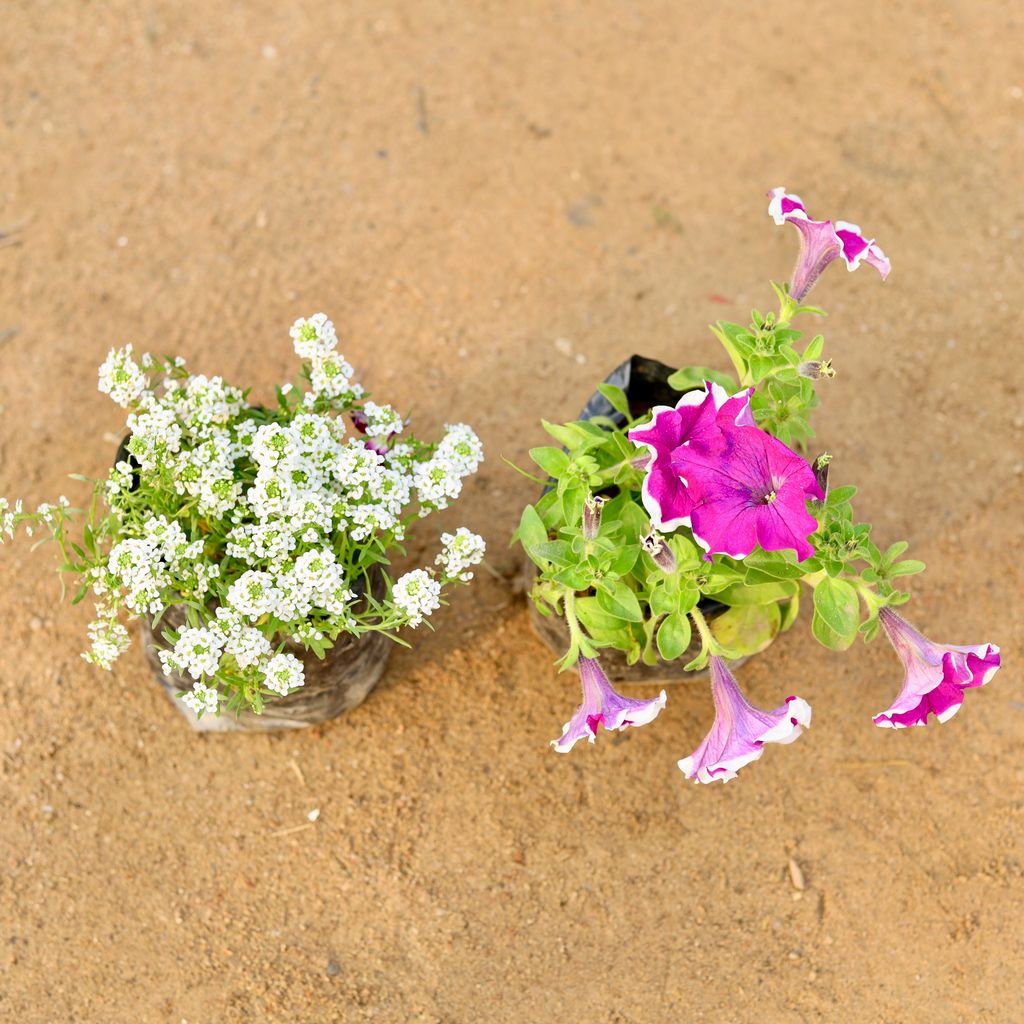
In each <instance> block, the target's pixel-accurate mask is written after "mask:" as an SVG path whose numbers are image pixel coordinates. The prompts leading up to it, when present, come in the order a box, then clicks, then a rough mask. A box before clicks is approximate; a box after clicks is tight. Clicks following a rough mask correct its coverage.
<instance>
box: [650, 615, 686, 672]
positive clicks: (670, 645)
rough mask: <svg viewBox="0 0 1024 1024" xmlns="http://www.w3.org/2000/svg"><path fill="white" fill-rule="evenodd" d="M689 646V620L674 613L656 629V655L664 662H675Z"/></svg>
mask: <svg viewBox="0 0 1024 1024" xmlns="http://www.w3.org/2000/svg"><path fill="white" fill-rule="evenodd" d="M689 646H690V619H689V617H688V616H686V615H680V614H679V613H678V612H674V613H673V614H672V615H667V616H666V617H665V619H664V621H663V622H662V623H661V625H660V626H659V627H658V653H659V654H660V655H661V656H662V658H663V659H664V660H665V661H675V660H676V658H678V657H679V656H680V655H681V654H683V653H684V652H685V651H686V648H687V647H689Z"/></svg>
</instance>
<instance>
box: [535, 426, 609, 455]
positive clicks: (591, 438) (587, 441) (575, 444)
mask: <svg viewBox="0 0 1024 1024" xmlns="http://www.w3.org/2000/svg"><path fill="white" fill-rule="evenodd" d="M541 426H543V427H544V429H545V430H546V431H547V432H548V433H549V434H550V435H551V436H552V437H553V438H554V439H555V440H556V441H557V442H558V443H559V444H560V445H563V446H564V447H566V448H568V449H569V450H570V451H575V450H576V449H577V448H579V449H581V450H586V449H588V448H592V447H594V446H595V445H599V444H601V443H603V442H604V441H605V440H606V436H607V431H604V430H602V429H601V428H600V427H598V426H596V425H594V424H593V423H588V422H586V421H583V420H577V421H575V422H573V423H548V421H547V420H541Z"/></svg>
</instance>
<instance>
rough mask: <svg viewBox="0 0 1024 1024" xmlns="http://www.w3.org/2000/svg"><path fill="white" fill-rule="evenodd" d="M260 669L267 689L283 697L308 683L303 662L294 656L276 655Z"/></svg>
mask: <svg viewBox="0 0 1024 1024" xmlns="http://www.w3.org/2000/svg"><path fill="white" fill-rule="evenodd" d="M260 668H261V671H262V672H263V675H264V683H265V685H266V687H267V689H268V690H273V691H274V693H279V694H281V696H282V697H283V696H286V695H287V694H289V693H291V691H292V690H297V689H298V688H299V687H300V686H302V684H303V683H304V682H305V681H306V680H305V670H304V669H303V667H302V662H301V661H299V659H298V658H296V657H295V655H294V654H275V655H274V657H272V658H271V659H270V660H269V661H267V662H264V664H263V665H262V666H260Z"/></svg>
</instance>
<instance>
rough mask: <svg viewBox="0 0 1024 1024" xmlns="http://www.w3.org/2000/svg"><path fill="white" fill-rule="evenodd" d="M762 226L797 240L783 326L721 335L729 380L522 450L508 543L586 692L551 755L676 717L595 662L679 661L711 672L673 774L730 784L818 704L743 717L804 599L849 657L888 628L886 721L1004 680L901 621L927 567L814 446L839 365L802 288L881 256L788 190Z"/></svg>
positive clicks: (572, 427) (916, 717) (901, 722)
mask: <svg viewBox="0 0 1024 1024" xmlns="http://www.w3.org/2000/svg"><path fill="white" fill-rule="evenodd" d="M768 212H769V215H770V216H771V217H772V218H773V219H774V220H775V222H776V223H777V224H779V225H785V224H790V225H792V226H793V227H795V228H796V230H797V232H798V236H799V243H800V249H799V254H798V258H797V262H796V266H795V268H794V270H793V274H792V277H791V279H790V281H789V282H788V283H786V284H776V283H773V284H772V288H773V290H774V293H775V296H776V298H777V300H778V310H777V312H768V313H761V312H759V311H758V310H754V311H753V312H752V313H751V319H750V323H749V324H746V325H742V324H736V323H729V322H719V323H717V324H715V325H714V326H713V327H712V328H711V329H712V332H713V333H714V335H715V337H716V338H717V339H718V341H719V342H720V343H721V345H722V347H723V348H724V350H725V352H726V354H727V356H728V359H729V362H730V363H731V372H721V371H717V370H713V369H709V368H707V367H687V368H684V369H681V370H678V371H676V372H675V373H673V374H672V375H671V376H669V377H668V378H667V384H668V386H669V387H670V388H671V389H673V390H674V391H675V392H677V393H678V399H677V400H676V401H675V402H674V403H673V404H671V405H668V404H666V405H656V406H654V407H653V408H641V409H638V408H636V407H635V403H634V402H632V401H631V398H630V396H629V395H628V394H627V393H626V392H625V391H623V390H622V389H621V388H619V387H617V386H615V385H613V384H609V383H605V384H601V385H599V388H598V390H599V391H600V394H601V395H602V396H603V398H604V399H605V401H606V403H607V409H608V410H609V415H603V416H602V415H598V416H594V417H591V418H589V419H579V420H575V421H572V422H569V423H561V424H553V423H548V422H545V423H544V428H545V429H546V431H547V432H548V433H549V434H550V435H551V437H552V438H553V439H554V441H555V442H556V443H555V444H554V445H549V446H546V447H540V448H534V449H532V450H531V452H530V455H531V458H532V459H533V461H534V462H535V463H536V465H537V466H538V468H539V470H540V473H539V474H538V475H536V476H534V479H535V480H536V481H537V482H538V483H539V484H540V485H541V486H542V487H543V488H544V492H543V495H542V497H541V498H540V499H539V501H537V502H536V504H531V505H527V506H526V508H525V509H524V510H523V514H522V518H521V521H520V525H519V528H518V530H517V532H516V534H515V539H516V540H518V542H519V543H520V544H521V545H522V547H523V549H524V550H525V552H526V554H527V555H528V556H529V558H530V560H531V561H532V562H533V564H534V566H535V578H534V582H533V585H532V590H531V595H530V596H531V599H532V601H533V602H534V604H535V606H536V607H537V609H538V611H540V612H541V613H542V614H544V615H548V616H551V615H554V616H561V617H562V618H563V619H564V622H565V638H566V639H565V643H566V650H565V654H564V656H563V657H562V658H561V660H560V666H561V668H562V669H563V670H566V669H571V668H573V667H574V666H576V667H578V669H579V672H580V676H581V680H582V685H583V703H582V704H581V705H580V707H579V709H578V710H577V711H576V713H575V714H574V716H573V717H572V719H571V720H570V722H569V723H568V724H567V725H566V726H565V728H564V730H563V734H562V736H561V737H560V738H559V739H558V740H555V741H554V746H555V749H556V750H558V751H559V752H566V751H568V750H569V749H571V747H572V746H573V744H574V743H575V742H576V741H577V740H579V739H581V738H584V737H585V738H587V739H588V740H589V741H590V742H594V739H595V737H596V734H597V730H598V726H599V725H602V726H603V727H604V728H605V729H624V728H626V727H628V726H631V725H634V726H635V725H642V724H645V723H647V722H650V721H651V720H653V719H654V718H655V717H656V716H657V714H658V713H659V712H660V710H661V709H662V707H663V706H664V704H665V693H664V691H662V693H661V695H660V696H659V697H657V698H654V699H648V700H637V699H632V698H630V699H627V698H624V697H622V696H621V695H620V694H618V693H616V691H615V690H614V688H613V687H612V685H611V682H610V681H609V679H608V675H607V673H606V672H605V671H604V670H603V669H602V667H601V660H600V658H601V653H602V652H618V653H617V655H616V657H618V658H619V659H622V658H624V659H625V661H626V662H627V663H628V664H631V665H633V664H641V665H649V666H657V665H659V664H664V663H666V662H674V661H676V660H677V659H681V658H683V657H684V656H685V657H686V662H685V665H684V666H683V667H684V668H685V669H686V670H688V671H697V670H702V669H705V668H709V669H710V678H711V690H712V697H713V703H714V710H715V718H714V724H713V726H712V728H711V731H710V732H709V733H708V735H707V737H706V738H705V740H704V741H703V742H702V743H701V744H700V745H699V747H698V748H697V750H696V751H695V752H694V753H693V754H692V755H691V756H689V757H685V758H683V759H682V760H681V761H680V762H679V766H680V768H681V769H682V771H683V772H684V774H685V775H686V776H687V777H688V778H693V779H695V780H696V781H698V782H710V781H713V780H716V779H721V780H723V781H724V780H727V779H730V778H733V777H734V776H735V773H736V771H737V770H738V769H739V768H740V767H742V766H743V765H745V764H747V763H749V762H750V761H752V760H754V759H756V758H758V757H760V755H761V753H762V750H763V746H764V744H765V743H768V742H777V743H788V742H791V741H792V740H794V739H796V737H797V736H798V735H799V734H800V732H801V730H802V729H803V727H804V726H807V725H809V724H810V720H811V709H810V707H809V705H808V704H807V703H806V702H805V701H803V700H802V699H800V698H798V697H789V698H787V699H786V701H785V702H784V703H783V704H782V705H781V706H780V707H779V708H777V709H776V710H774V711H761V710H759V709H757V708H754V707H752V706H751V705H750V704H749V703H748V702H747V700H746V698H745V697H744V696H743V694H742V692H741V691H740V689H739V686H738V684H737V682H736V680H735V678H734V677H733V675H732V673H731V672H730V669H729V667H728V662H729V661H736V660H738V659H741V658H744V657H746V656H749V655H751V654H754V653H756V652H758V651H760V650H763V649H764V648H765V647H766V646H767V645H768V644H769V643H771V641H772V640H773V639H774V637H775V636H776V635H778V634H779V633H780V632H782V631H784V630H787V629H789V628H790V627H791V626H792V625H793V623H794V622H795V621H796V618H797V615H798V612H799V608H800V605H801V602H802V601H805V600H806V599H807V598H808V597H809V598H810V604H811V610H812V614H811V630H812V633H813V635H814V637H815V638H816V639H817V640H818V641H819V642H820V643H821V644H823V645H824V646H825V647H828V648H831V649H833V650H845V649H847V648H849V647H850V646H851V645H852V644H853V642H854V640H855V639H856V638H857V636H858V635H860V636H862V637H863V638H864V639H865V640H868V641H870V640H872V639H873V638H874V637H875V636H876V635H877V634H878V632H879V628H880V627H881V628H882V629H883V630H884V632H885V634H886V636H887V637H888V638H889V639H890V640H891V642H892V643H893V646H894V647H895V649H896V651H897V652H898V654H899V655H900V657H901V658H902V660H903V661H904V664H905V666H906V670H907V677H906V681H905V684H904V687H903V690H902V691H901V692H900V694H899V696H898V697H897V698H896V700H895V702H894V703H893V705H892V707H890V708H889V709H888V710H887V711H885V712H883V713H882V714H880V715H878V716H877V717H876V718H875V722H876V724H878V725H882V726H891V727H902V726H906V725H923V724H925V723H926V722H927V720H928V717H929V715H930V714H934V716H935V717H936V718H937V719H938V720H939V721H946V720H947V719H948V718H950V717H951V716H952V715H953V714H954V713H955V712H956V711H957V709H958V708H959V706H960V704H961V703H962V701H963V691H964V690H965V689H968V688H970V687H976V686H980V685H982V684H983V683H985V682H987V681H988V680H989V679H990V678H991V676H992V674H993V673H994V672H995V671H996V669H997V668H998V667H999V649H998V648H997V647H995V646H993V645H990V644H983V645H979V646H972V647H948V646H942V645H938V644H934V643H932V642H931V641H929V640H927V639H925V638H924V637H923V636H921V634H919V633H918V632H916V630H914V629H913V628H912V627H911V626H909V625H908V624H907V623H906V622H905V621H904V620H903V619H902V618H900V617H899V616H898V615H897V613H896V612H895V611H894V610H893V609H894V608H896V607H898V606H900V605H902V604H904V603H905V602H906V601H907V600H908V599H909V594H908V593H907V592H906V591H905V590H903V589H902V586H903V581H904V579H905V578H906V577H909V576H912V575H914V574H916V573H919V572H921V571H922V570H923V569H924V564H923V563H922V562H920V561H918V560H916V559H912V558H906V557H904V554H905V552H906V550H907V544H906V543H905V542H903V541H897V542H895V543H887V544H879V543H878V542H877V541H876V539H875V537H874V536H873V535H872V528H871V526H870V524H868V523H865V522H860V521H859V520H858V518H857V516H856V515H855V512H854V507H853V499H854V496H855V494H856V488H855V487H853V486H851V485H842V486H831V485H830V475H831V476H834V474H830V469H831V464H832V461H833V457H832V455H831V454H829V453H827V452H820V451H814V449H813V439H814V431H813V429H812V427H811V415H812V413H813V410H814V409H815V408H816V406H817V404H818V389H819V388H820V387H823V386H825V385H826V384H827V383H828V382H829V381H831V380H832V378H833V377H834V376H835V370H834V368H833V366H832V362H831V360H830V359H827V358H825V351H824V347H825V341H824V337H823V335H822V334H820V333H810V334H809V333H808V332H806V331H805V330H804V329H803V324H804V323H805V322H807V321H808V320H810V319H811V318H817V317H821V316H824V312H823V310H821V309H820V308H819V307H817V306H813V305H810V304H808V303H807V301H806V299H807V296H808V293H809V292H810V290H811V288H812V287H813V286H814V284H815V283H816V281H817V280H818V278H819V277H820V275H821V273H822V272H823V271H824V270H825V269H826V268H827V267H828V266H829V264H831V263H833V262H836V261H841V262H842V263H843V264H844V265H845V266H846V267H847V269H848V270H851V271H852V270H855V269H857V268H858V267H859V266H861V265H862V264H863V265H867V266H870V267H872V268H874V269H875V270H876V271H877V272H878V273H879V274H880V276H881V277H882V279H883V280H884V279H885V278H886V277H888V274H889V271H890V263H889V260H888V258H887V257H886V256H885V254H884V253H883V252H882V250H881V248H880V247H879V246H878V245H877V244H876V243H875V241H874V239H872V238H869V237H867V236H865V235H864V234H863V233H862V232H861V230H860V228H859V227H857V226H856V225H854V224H850V223H848V222H845V221H836V222H832V221H827V220H826V221H816V220H812V219H811V217H810V216H809V215H808V213H807V210H806V207H805V206H804V204H803V202H802V200H801V199H800V198H799V197H798V196H795V195H792V194H789V193H787V192H786V191H785V190H784V189H781V188H779V189H774V190H773V191H772V192H771V193H769V210H768ZM798 321H799V322H800V323H801V326H800V327H798V326H797V322H798ZM687 652H689V653H688V654H687Z"/></svg>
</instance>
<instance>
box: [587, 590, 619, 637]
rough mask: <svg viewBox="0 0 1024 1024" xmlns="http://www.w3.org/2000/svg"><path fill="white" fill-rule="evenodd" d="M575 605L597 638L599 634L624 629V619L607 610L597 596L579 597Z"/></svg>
mask: <svg viewBox="0 0 1024 1024" xmlns="http://www.w3.org/2000/svg"><path fill="white" fill-rule="evenodd" d="M575 607H576V615H577V616H578V618H579V620H580V622H582V623H583V625H584V626H585V627H586V629H587V631H588V632H589V633H590V634H591V635H592V636H594V637H595V639H596V638H597V635H598V634H601V633H606V632H608V631H615V630H620V629H622V625H623V623H622V619H621V618H619V616H617V615H611V614H609V613H608V612H606V611H605V610H604V609H603V608H602V607H601V606H600V605H599V604H598V602H597V598H596V597H577V598H576V605H575Z"/></svg>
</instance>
